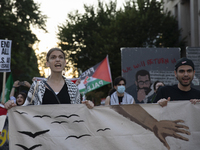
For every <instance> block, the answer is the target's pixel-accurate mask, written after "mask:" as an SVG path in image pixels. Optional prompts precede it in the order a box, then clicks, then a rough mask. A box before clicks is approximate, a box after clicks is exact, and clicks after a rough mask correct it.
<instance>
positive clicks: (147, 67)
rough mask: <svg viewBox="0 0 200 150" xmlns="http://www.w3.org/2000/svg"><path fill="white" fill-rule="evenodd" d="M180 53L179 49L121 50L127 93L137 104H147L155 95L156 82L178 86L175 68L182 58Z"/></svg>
mask: <svg viewBox="0 0 200 150" xmlns="http://www.w3.org/2000/svg"><path fill="white" fill-rule="evenodd" d="M179 51H180V49H179V48H121V58H122V76H123V77H124V78H125V79H126V82H127V83H126V92H127V93H129V94H130V95H132V96H133V97H134V99H135V101H136V102H137V103H140V102H144V103H146V102H148V101H149V99H150V97H151V95H152V94H153V93H154V91H153V87H152V85H153V83H154V82H155V81H157V80H159V81H161V82H163V83H164V84H165V85H173V84H176V83H177V80H176V78H175V76H174V66H175V64H176V61H177V60H178V59H179V58H180V52H179ZM139 78H140V79H139Z"/></svg>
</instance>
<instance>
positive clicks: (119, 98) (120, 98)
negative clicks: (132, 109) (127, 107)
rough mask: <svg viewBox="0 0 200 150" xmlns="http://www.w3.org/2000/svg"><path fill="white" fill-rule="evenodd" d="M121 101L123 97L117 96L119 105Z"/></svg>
mask: <svg viewBox="0 0 200 150" xmlns="http://www.w3.org/2000/svg"><path fill="white" fill-rule="evenodd" d="M122 99H123V96H122V97H119V96H118V100H119V104H121V103H122Z"/></svg>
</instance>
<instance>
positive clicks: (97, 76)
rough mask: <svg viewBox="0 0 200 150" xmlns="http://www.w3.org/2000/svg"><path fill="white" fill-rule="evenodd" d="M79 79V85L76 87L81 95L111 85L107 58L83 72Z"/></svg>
mask: <svg viewBox="0 0 200 150" xmlns="http://www.w3.org/2000/svg"><path fill="white" fill-rule="evenodd" d="M79 78H81V83H80V84H79V85H78V88H79V91H80V93H81V94H83V95H84V94H86V93H88V92H90V91H93V90H96V89H98V88H100V87H102V86H104V85H106V84H109V83H111V82H112V78H111V72H110V65H109V61H108V56H106V58H105V59H104V60H103V61H101V62H100V63H98V64H96V65H95V66H93V67H91V68H89V69H88V70H86V71H85V72H83V73H82V74H81V75H80V77H79Z"/></svg>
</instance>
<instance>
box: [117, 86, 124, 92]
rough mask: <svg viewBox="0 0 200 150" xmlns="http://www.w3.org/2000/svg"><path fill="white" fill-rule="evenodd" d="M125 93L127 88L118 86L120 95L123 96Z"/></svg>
mask: <svg viewBox="0 0 200 150" xmlns="http://www.w3.org/2000/svg"><path fill="white" fill-rule="evenodd" d="M124 91H125V86H123V85H120V86H117V92H118V93H120V94H122V93H124Z"/></svg>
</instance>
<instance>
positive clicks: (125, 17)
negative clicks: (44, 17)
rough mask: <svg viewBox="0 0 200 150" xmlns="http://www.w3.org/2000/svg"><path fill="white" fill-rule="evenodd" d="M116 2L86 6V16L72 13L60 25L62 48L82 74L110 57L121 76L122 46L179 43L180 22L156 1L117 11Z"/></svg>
mask: <svg viewBox="0 0 200 150" xmlns="http://www.w3.org/2000/svg"><path fill="white" fill-rule="evenodd" d="M116 5H117V3H116V1H110V2H109V3H108V4H105V3H103V2H100V1H99V2H98V6H97V7H94V6H87V5H84V8H85V13H84V14H79V13H78V11H76V12H75V13H70V14H69V18H68V19H67V20H66V23H64V24H63V25H61V26H59V32H58V39H59V40H60V44H59V46H61V48H62V49H63V50H65V51H67V53H68V54H69V60H70V61H72V63H74V64H75V67H77V69H78V70H79V71H85V70H87V69H88V68H90V67H91V66H93V65H95V64H96V63H98V62H99V61H100V60H102V59H103V58H104V57H105V56H106V55H107V54H108V55H109V61H110V65H111V72H112V77H113V78H115V77H117V76H119V75H121V53H120V48H121V47H174V46H179V45H184V41H182V42H179V41H178V37H179V35H180V30H178V25H177V21H176V19H175V18H174V17H172V16H171V15H170V14H169V13H167V14H165V13H163V5H162V2H159V1H157V0H137V1H134V0H129V1H126V3H125V5H124V6H123V7H122V8H121V9H119V10H117V9H116Z"/></svg>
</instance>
